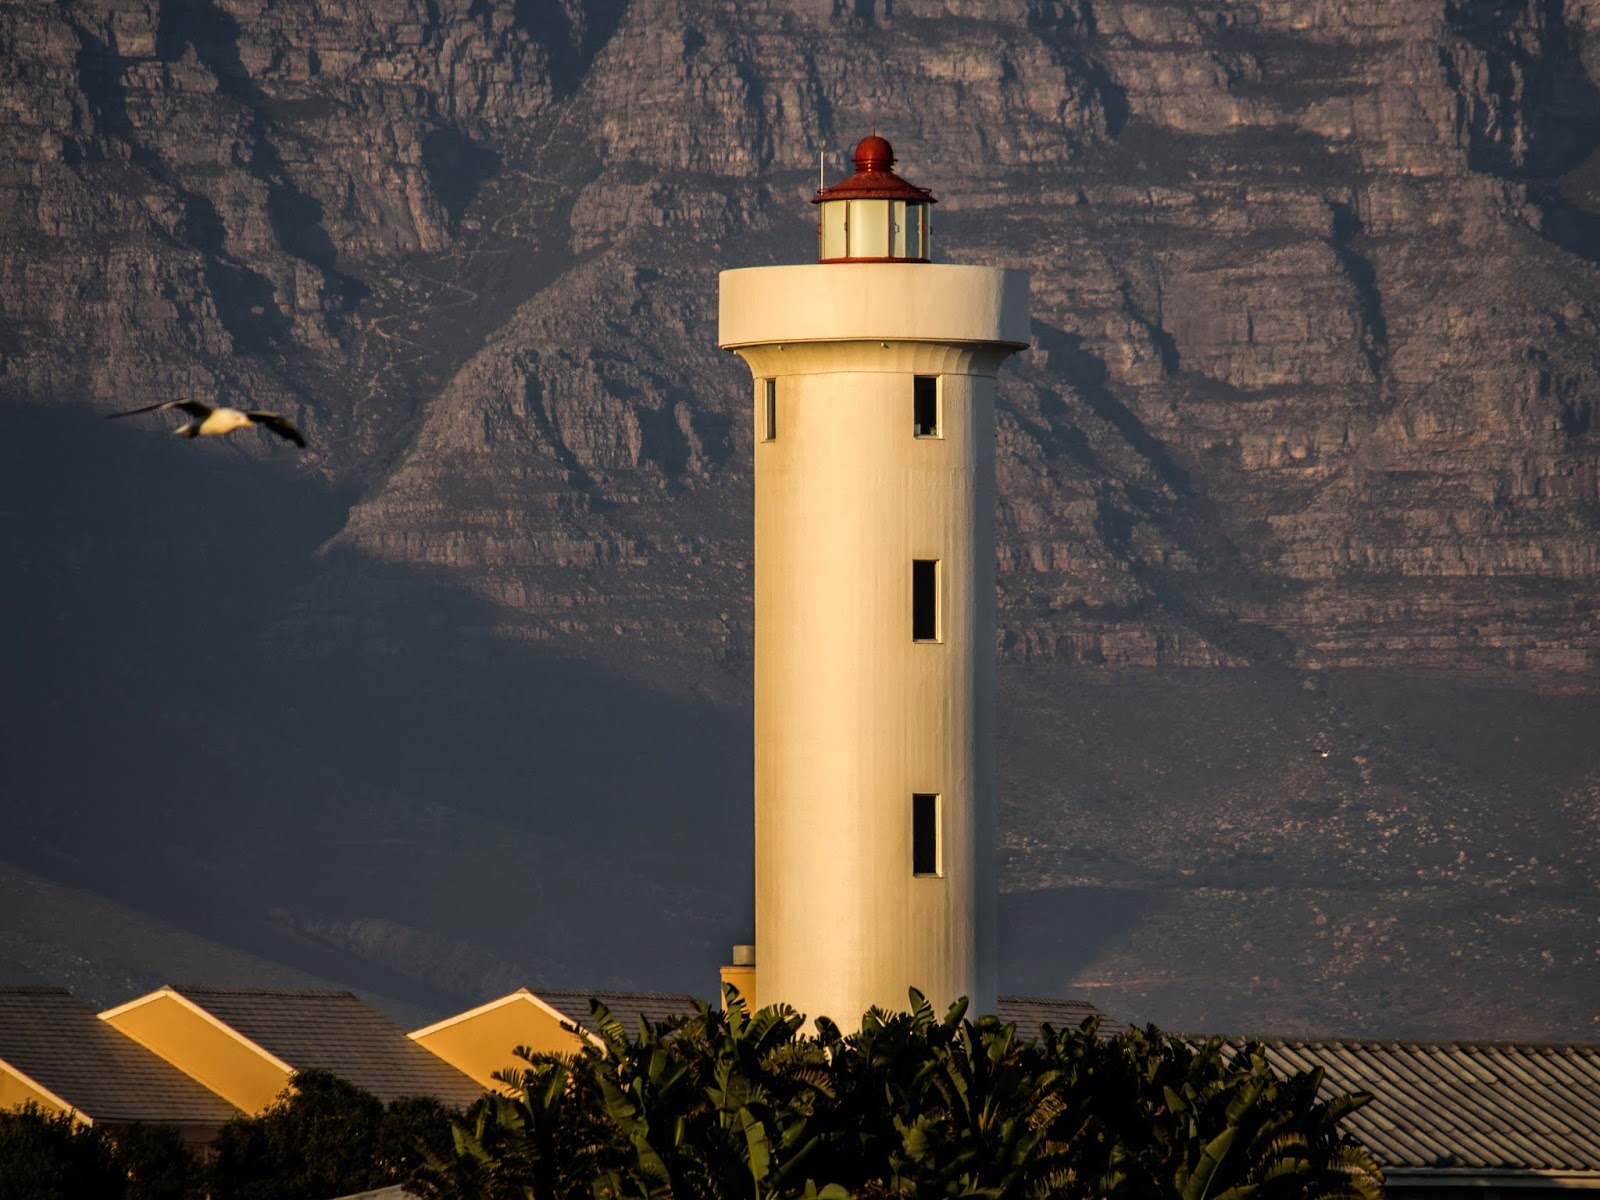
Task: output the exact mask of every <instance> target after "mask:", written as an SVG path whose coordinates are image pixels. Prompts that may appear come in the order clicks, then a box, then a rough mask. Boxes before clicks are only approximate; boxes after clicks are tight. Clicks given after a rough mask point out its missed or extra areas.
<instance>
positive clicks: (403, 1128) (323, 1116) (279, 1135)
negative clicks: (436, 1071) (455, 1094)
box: [210, 1071, 451, 1200]
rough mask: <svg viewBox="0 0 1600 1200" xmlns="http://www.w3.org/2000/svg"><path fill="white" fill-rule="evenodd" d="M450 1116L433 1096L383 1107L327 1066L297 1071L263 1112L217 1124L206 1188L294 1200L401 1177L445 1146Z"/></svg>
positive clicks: (217, 1196)
mask: <svg viewBox="0 0 1600 1200" xmlns="http://www.w3.org/2000/svg"><path fill="white" fill-rule="evenodd" d="M450 1120H451V1113H450V1112H449V1110H448V1109H446V1108H445V1107H444V1106H443V1105H441V1104H439V1103H438V1102H437V1101H433V1100H427V1099H415V1098H413V1099H402V1100H397V1101H395V1102H394V1103H393V1104H390V1105H388V1106H387V1107H385V1105H384V1104H383V1102H382V1101H380V1100H379V1099H378V1098H377V1097H376V1096H374V1095H372V1094H371V1093H370V1092H367V1091H364V1090H362V1089H361V1088H358V1087H356V1086H355V1085H354V1084H351V1083H346V1082H345V1081H344V1080H342V1079H340V1078H338V1077H337V1076H335V1075H333V1074H331V1073H330V1072H327V1071H299V1072H296V1074H295V1075H294V1077H293V1079H292V1080H291V1081H290V1085H289V1087H288V1088H286V1089H285V1090H284V1092H283V1094H282V1095H281V1096H280V1097H279V1098H278V1100H277V1101H276V1102H275V1103H274V1104H273V1105H272V1106H271V1107H270V1108H268V1109H267V1110H266V1112H264V1113H262V1114H261V1115H260V1116H256V1117H237V1118H235V1119H234V1120H232V1121H229V1122H228V1123H227V1124H226V1125H224V1126H223V1127H222V1132H221V1134H220V1136H219V1137H218V1139H217V1144H216V1155H215V1159H214V1161H213V1162H212V1164H211V1172H210V1176H211V1178H210V1183H211V1196H212V1198H213V1200H299V1198H301V1197H327V1196H342V1195H346V1194H348V1193H350V1192H359V1191H364V1190H366V1189H368V1188H378V1187H387V1186H388V1185H390V1184H394V1183H403V1182H405V1181H406V1180H407V1179H409V1178H410V1177H411V1176H412V1175H413V1174H414V1173H415V1172H416V1171H417V1170H419V1169H420V1168H421V1166H422V1164H423V1161H424V1159H425V1157H426V1156H427V1155H428V1154H430V1153H431V1154H433V1155H435V1156H440V1155H443V1154H446V1153H448V1152H449V1148H450V1143H451V1133H450V1129H451V1126H450Z"/></svg>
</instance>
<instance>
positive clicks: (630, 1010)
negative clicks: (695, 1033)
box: [529, 988, 699, 1037]
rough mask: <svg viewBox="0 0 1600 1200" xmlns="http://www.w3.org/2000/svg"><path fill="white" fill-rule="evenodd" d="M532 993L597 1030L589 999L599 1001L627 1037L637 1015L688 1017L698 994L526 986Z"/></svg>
mask: <svg viewBox="0 0 1600 1200" xmlns="http://www.w3.org/2000/svg"><path fill="white" fill-rule="evenodd" d="M529 990H530V991H531V992H533V994H534V995H535V996H537V997H539V999H541V1000H543V1001H544V1002H545V1003H546V1004H548V1005H549V1006H550V1007H551V1008H553V1009H555V1010H556V1011H557V1012H558V1013H560V1014H561V1015H562V1016H564V1017H566V1018H567V1019H568V1020H569V1021H571V1022H572V1023H573V1024H574V1025H577V1026H579V1027H580V1028H583V1029H587V1030H588V1031H589V1032H590V1033H594V1032H596V1031H597V1028H598V1027H597V1026H596V1025H595V1023H594V1016H593V1014H592V1013H591V1012H590V1010H589V1001H590V1000H591V999H594V1000H598V1001H600V1003H601V1004H604V1005H605V1006H606V1007H607V1008H608V1009H610V1010H611V1015H612V1016H613V1017H615V1018H616V1019H617V1020H618V1021H620V1022H621V1023H622V1028H623V1029H624V1030H626V1031H627V1034H628V1036H629V1037H634V1036H635V1035H637V1034H638V1032H639V1018H640V1017H644V1018H645V1019H646V1020H648V1021H650V1022H651V1023H655V1022H657V1021H670V1020H672V1019H674V1018H676V1017H692V1016H694V1015H695V1012H696V1011H697V1010H696V1009H695V1002H696V1001H697V1000H698V999H699V997H698V996H691V995H689V994H688V993H687V992H619V991H608V990H603V989H602V990H591V989H588V988H530V989H529Z"/></svg>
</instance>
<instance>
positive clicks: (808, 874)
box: [719, 135, 1029, 1029]
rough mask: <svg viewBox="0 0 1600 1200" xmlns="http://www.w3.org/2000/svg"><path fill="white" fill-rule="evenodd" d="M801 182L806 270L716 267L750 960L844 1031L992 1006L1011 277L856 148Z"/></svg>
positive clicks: (928, 201) (1013, 305)
mask: <svg viewBox="0 0 1600 1200" xmlns="http://www.w3.org/2000/svg"><path fill="white" fill-rule="evenodd" d="M854 163H855V173H854V174H853V175H851V176H850V177H849V178H848V179H845V180H843V181H842V182H840V183H837V184H835V185H834V186H832V187H824V188H822V190H820V191H818V192H817V194H816V196H815V198H814V200H813V203H815V204H816V205H817V208H818V216H819V220H818V223H817V232H818V262H816V263H813V264H805V265H797V266H780V267H754V268H746V269H741V270H730V271H724V272H722V275H721V293H720V314H719V341H720V343H721V345H722V346H723V348H724V349H727V350H731V351H733V352H734V353H736V354H738V355H739V356H740V357H741V358H742V359H743V360H744V361H745V363H746V364H748V366H749V367H750V371H751V374H752V376H753V389H752V398H753V404H752V415H753V419H754V423H755V849H756V862H755V892H756V913H755V918H756V919H755V927H756V941H755V947H754V959H755V961H754V963H753V967H754V970H753V971H750V970H745V971H743V972H742V973H741V974H740V976H739V978H741V979H744V980H745V981H746V988H747V993H748V990H749V988H750V985H752V984H753V990H754V992H755V996H754V999H755V1001H756V1003H758V1004H761V1005H766V1004H772V1003H778V1002H783V1003H787V1004H790V1005H793V1006H794V1007H795V1008H796V1009H798V1010H799V1011H800V1012H802V1013H805V1014H806V1015H807V1016H808V1017H809V1018H811V1019H813V1020H814V1019H815V1018H817V1017H819V1016H827V1017H830V1018H832V1019H833V1020H835V1021H836V1022H838V1024H839V1025H841V1026H842V1027H844V1028H846V1029H853V1028H855V1027H856V1026H857V1025H858V1024H859V1022H860V1020H861V1016H862V1014H863V1013H864V1012H865V1011H866V1010H867V1009H868V1008H870V1007H873V1006H879V1007H883V1008H889V1009H904V1008H905V1006H906V1001H907V989H908V988H911V987H915V988H917V989H919V990H920V991H922V992H923V993H924V994H925V995H927V996H928V998H929V999H930V1000H931V1001H932V1002H933V1004H934V1005H935V1006H936V1007H942V1006H944V1005H947V1004H949V1003H950V1002H952V1001H954V1000H956V999H958V998H960V997H962V996H966V997H970V998H971V1000H972V1002H973V1006H974V1011H976V1012H992V1011H994V1006H995V905H996V882H995V871H994V854H995V846H994V841H995V794H994V773H995V752H994V641H995V618H994V605H995V599H994V557H995V551H994V503H995V494H994V396H995V376H996V374H997V372H998V371H999V368H1000V365H1001V363H1002V362H1003V361H1004V360H1005V359H1006V357H1007V356H1008V355H1010V354H1012V353H1014V352H1015V351H1017V350H1020V349H1023V348H1024V347H1026V346H1027V344H1028V338H1029V330H1028V279H1027V275H1026V274H1025V273H1023V272H1021V271H1015V270H1006V269H1001V268H996V267H983V266H956V265H949V264H936V263H934V262H932V261H931V258H932V254H931V243H930V238H931V226H930V221H929V217H930V214H931V211H932V206H933V204H934V203H935V201H934V197H933V196H932V195H931V194H930V193H929V192H927V191H926V190H924V189H922V188H919V187H916V186H914V185H912V184H910V183H908V182H907V181H906V180H904V179H902V178H900V177H899V176H898V175H896V174H895V173H894V170H893V167H894V163H895V158H894V152H893V150H892V148H891V147H890V145H889V143H888V142H887V141H885V140H884V139H883V138H881V137H878V136H876V135H874V136H872V137H868V138H865V139H863V140H862V141H861V142H860V143H859V144H858V145H857V146H856V148H855V153H854Z"/></svg>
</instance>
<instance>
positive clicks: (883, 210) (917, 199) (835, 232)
mask: <svg viewBox="0 0 1600 1200" xmlns="http://www.w3.org/2000/svg"><path fill="white" fill-rule="evenodd" d="M854 158H855V167H856V173H855V174H854V175H852V176H850V178H849V179H846V180H844V181H843V182H841V183H836V184H834V185H833V186H832V187H825V188H823V189H822V190H820V191H819V192H818V193H817V194H816V196H815V197H814V198H813V199H812V201H811V202H812V203H813V204H815V205H817V206H818V211H819V214H820V219H819V220H818V222H817V245H818V253H817V258H818V260H819V261H821V262H825V263H826V262H927V261H928V259H929V241H928V211H929V206H930V205H932V204H934V203H935V200H934V198H933V194H932V193H931V192H927V191H924V190H923V189H922V188H919V187H916V186H915V185H913V184H909V183H907V182H906V181H905V180H904V179H901V178H900V176H898V175H896V174H895V173H894V172H893V171H892V170H891V169H890V168H891V167H893V166H894V149H893V147H891V146H890V145H889V143H888V142H887V141H885V140H884V139H883V138H881V137H879V136H878V135H877V134H873V135H872V136H871V137H864V138H862V139H861V141H860V142H858V143H856V149H855V155H854Z"/></svg>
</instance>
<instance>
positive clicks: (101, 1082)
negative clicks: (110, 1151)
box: [0, 987, 239, 1125]
mask: <svg viewBox="0 0 1600 1200" xmlns="http://www.w3.org/2000/svg"><path fill="white" fill-rule="evenodd" d="M0 1064H3V1065H4V1066H5V1067H9V1068H10V1069H11V1070H12V1071H13V1072H15V1073H17V1074H20V1075H21V1076H23V1077H24V1078H25V1079H27V1080H28V1081H30V1082H31V1083H32V1084H34V1085H35V1086H36V1087H38V1088H42V1089H43V1090H45V1091H47V1092H49V1093H50V1094H51V1095H52V1096H53V1097H55V1098H56V1099H57V1100H59V1101H61V1102H62V1103H63V1104H65V1105H67V1106H68V1107H70V1108H73V1109H76V1110H77V1111H78V1112H79V1113H80V1114H82V1115H83V1116H84V1117H86V1118H88V1119H89V1120H90V1121H91V1122H95V1123H101V1124H105V1123H110V1124H121V1123H123V1122H130V1121H144V1122H150V1123H156V1122H160V1123H166V1124H173V1125H221V1124H222V1123H223V1122H225V1121H228V1120H230V1119H232V1118H233V1117H236V1116H238V1115H239V1110H238V1109H237V1108H235V1107H234V1106H233V1105H231V1104H229V1103H228V1102H227V1101H226V1100H224V1099H223V1098H222V1097H221V1096H218V1095H216V1094H215V1093H213V1092H210V1091H208V1090H207V1089H206V1088H204V1087H202V1086H201V1085H200V1084H199V1083H197V1082H195V1081H194V1080H193V1079H191V1078H189V1077H188V1076H187V1075H185V1074H184V1073H183V1072H181V1071H179V1070H178V1069H177V1068H176V1067H173V1066H171V1065H169V1064H167V1063H165V1062H163V1061H162V1060H161V1059H159V1058H157V1057H156V1056H155V1055H154V1054H152V1053H150V1051H148V1050H146V1049H145V1048H144V1047H142V1046H140V1045H139V1044H137V1043H136V1042H133V1041H130V1040H129V1039H128V1038H125V1037H123V1036H122V1034H120V1033H118V1032H117V1031H116V1030H115V1029H112V1028H111V1027H110V1026H109V1025H107V1024H105V1022H103V1021H101V1020H99V1019H98V1018H97V1017H96V1016H95V1013H94V1010H93V1009H92V1008H90V1007H89V1006H88V1005H87V1004H84V1003H83V1001H81V1000H79V999H77V997H75V996H73V994H72V993H71V992H69V991H67V989H65V988H24V987H3V988H0Z"/></svg>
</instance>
